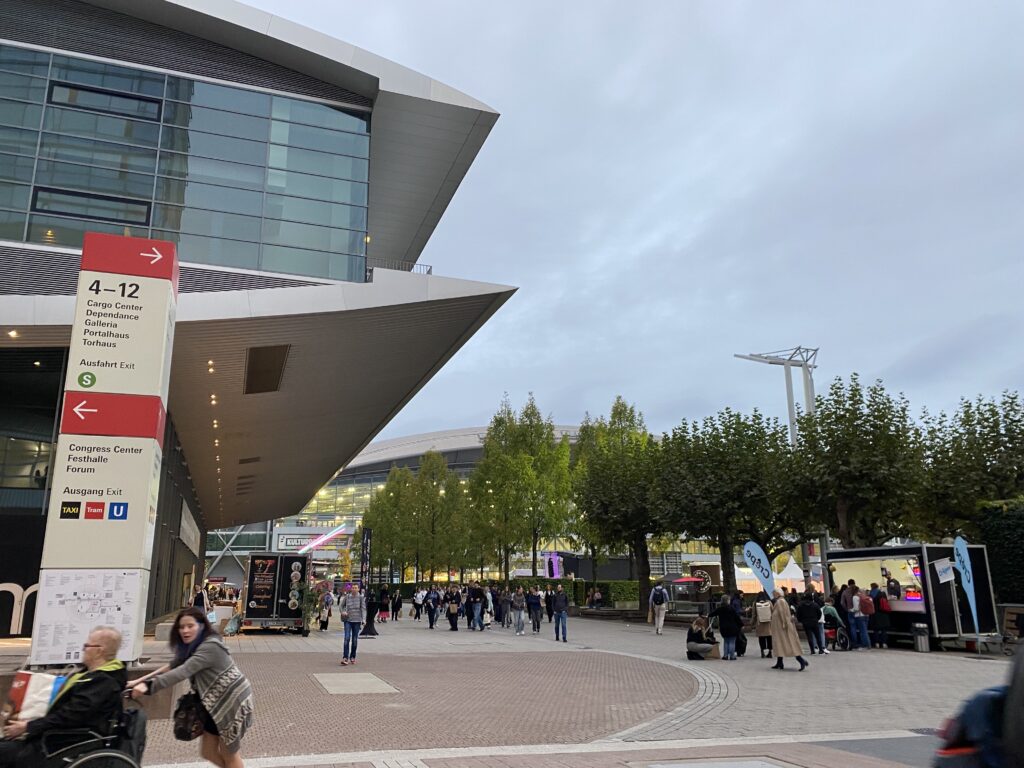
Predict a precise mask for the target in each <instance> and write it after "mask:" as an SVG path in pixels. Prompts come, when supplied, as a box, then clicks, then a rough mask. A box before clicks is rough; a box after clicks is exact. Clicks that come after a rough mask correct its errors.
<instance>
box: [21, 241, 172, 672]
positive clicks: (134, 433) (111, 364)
mask: <svg viewBox="0 0 1024 768" xmlns="http://www.w3.org/2000/svg"><path fill="white" fill-rule="evenodd" d="M177 296H178V261H177V256H176V254H175V248H174V244H173V243H168V242H163V241H158V240H143V239H140V238H133V237H119V236H116V235H105V234H98V233H88V234H86V236H85V243H84V246H83V248H82V262H81V270H80V272H79V278H78V294H77V302H76V305H75V321H74V325H73V326H72V328H71V349H70V351H69V353H68V372H67V378H66V379H65V382H64V403H63V408H62V411H61V428H60V435H59V436H58V438H57V450H56V453H55V456H54V467H53V472H52V484H51V491H50V506H49V510H48V515H47V520H46V539H45V541H44V543H43V559H42V570H41V572H40V574H39V594H38V596H37V600H36V613H35V623H34V626H33V631H32V656H31V662H32V663H33V664H66V663H74V662H78V661H80V660H81V658H82V656H81V654H82V643H83V642H84V641H85V639H86V637H87V636H88V633H89V631H90V630H91V629H92V628H93V627H95V626H98V625H109V626H114V627H116V628H117V629H118V630H120V631H121V634H122V637H123V643H122V645H121V652H120V653H119V655H118V656H119V658H121V659H124V660H134V659H138V658H139V656H140V654H141V652H142V635H143V626H144V624H145V619H146V597H147V590H148V587H149V572H150V569H151V565H152V563H151V560H152V555H153V538H154V533H155V525H156V511H157V498H158V495H159V490H160V465H161V461H162V458H163V436H164V424H165V421H166V414H167V389H168V384H169V381H170V373H171V352H172V348H173V342H174V317H175V309H176V305H177Z"/></svg>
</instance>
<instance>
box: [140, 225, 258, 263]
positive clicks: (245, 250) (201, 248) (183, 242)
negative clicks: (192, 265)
mask: <svg viewBox="0 0 1024 768" xmlns="http://www.w3.org/2000/svg"><path fill="white" fill-rule="evenodd" d="M153 237H154V238H156V239H159V240H170V241H172V242H174V243H177V244H178V258H179V259H181V260H182V261H197V262H199V263H200V264H218V265H220V266H223V267H240V268H242V269H258V268H259V251H260V247H259V245H258V244H257V243H243V242H242V241H240V240H225V239H224V238H219V237H202V236H201V235H189V234H183V233H180V232H174V231H172V230H166V229H161V230H158V229H154V230H153Z"/></svg>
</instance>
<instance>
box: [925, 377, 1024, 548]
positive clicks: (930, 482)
mask: <svg viewBox="0 0 1024 768" xmlns="http://www.w3.org/2000/svg"><path fill="white" fill-rule="evenodd" d="M922 422H923V435H924V456H925V478H924V489H923V493H922V496H921V503H920V525H919V528H920V529H921V530H920V532H921V533H922V535H926V536H929V535H930V536H936V535H938V536H955V535H957V534H958V533H962V532H963V533H967V534H970V533H973V532H974V531H975V530H976V529H977V525H978V523H979V516H980V515H979V504H981V503H982V502H985V501H992V500H996V499H1009V498H1013V497H1015V496H1018V495H1020V494H1022V493H1024V408H1022V406H1021V401H1020V396H1019V395H1018V394H1017V393H1016V392H1004V393H1003V394H1002V396H1001V397H1000V399H999V400H998V401H996V400H994V399H988V400H985V399H982V398H981V397H978V398H977V399H975V400H973V401H971V400H961V401H960V405H959V407H958V408H957V410H956V411H955V412H954V413H953V415H952V416H947V415H946V414H945V413H939V415H938V416H934V417H933V416H930V415H929V414H928V413H927V412H926V413H925V414H924V416H923V419H922Z"/></svg>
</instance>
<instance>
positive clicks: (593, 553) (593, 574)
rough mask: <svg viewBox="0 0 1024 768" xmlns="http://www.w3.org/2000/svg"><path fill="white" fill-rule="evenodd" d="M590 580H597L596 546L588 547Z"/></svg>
mask: <svg viewBox="0 0 1024 768" xmlns="http://www.w3.org/2000/svg"><path fill="white" fill-rule="evenodd" d="M590 580H591V581H597V547H595V546H593V545H591V547H590Z"/></svg>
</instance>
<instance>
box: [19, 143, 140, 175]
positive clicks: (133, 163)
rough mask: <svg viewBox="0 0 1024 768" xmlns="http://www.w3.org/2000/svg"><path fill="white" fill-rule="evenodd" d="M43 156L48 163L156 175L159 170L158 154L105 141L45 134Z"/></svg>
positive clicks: (41, 151)
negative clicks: (57, 161) (49, 161)
mask: <svg viewBox="0 0 1024 768" xmlns="http://www.w3.org/2000/svg"><path fill="white" fill-rule="evenodd" d="M39 157H40V158H41V159H45V160H64V161H67V162H71V163H85V164H87V165H99V166H102V167H104V168H117V169H118V170H125V171H142V172H144V173H152V172H153V170H154V168H155V167H156V151H155V150H152V149H144V148H142V147H131V146H128V145H127V144H108V143H107V142H105V141H94V140H92V139H80V138H76V137H74V136H58V135H57V134H53V133H44V134H43V141H42V144H41V146H40V148H39Z"/></svg>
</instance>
